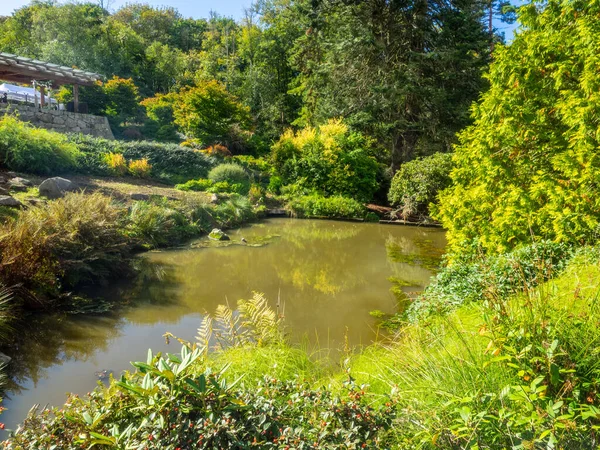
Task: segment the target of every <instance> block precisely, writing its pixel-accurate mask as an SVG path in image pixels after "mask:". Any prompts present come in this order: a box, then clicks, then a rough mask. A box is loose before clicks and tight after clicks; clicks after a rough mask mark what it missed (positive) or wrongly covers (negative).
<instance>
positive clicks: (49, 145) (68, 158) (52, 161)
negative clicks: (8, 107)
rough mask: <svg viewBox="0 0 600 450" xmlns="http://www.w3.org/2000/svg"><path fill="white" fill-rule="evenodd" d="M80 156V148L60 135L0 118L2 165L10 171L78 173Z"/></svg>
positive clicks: (0, 158) (0, 154) (17, 121)
mask: <svg viewBox="0 0 600 450" xmlns="http://www.w3.org/2000/svg"><path fill="white" fill-rule="evenodd" d="M79 155H80V153H79V151H78V150H77V147H76V146H75V145H73V144H72V143H70V142H69V141H68V140H67V138H66V137H65V136H64V135H62V134H60V133H55V132H53V131H48V130H44V129H42V128H33V127H32V126H30V125H29V124H26V123H24V122H21V121H19V120H18V119H17V118H15V117H12V116H8V115H7V116H4V117H2V118H0V161H1V163H2V164H3V165H4V166H5V167H7V168H9V169H12V170H19V171H25V172H29V173H38V174H53V173H60V172H64V171H66V170H73V169H75V168H76V167H77V159H78V157H79Z"/></svg>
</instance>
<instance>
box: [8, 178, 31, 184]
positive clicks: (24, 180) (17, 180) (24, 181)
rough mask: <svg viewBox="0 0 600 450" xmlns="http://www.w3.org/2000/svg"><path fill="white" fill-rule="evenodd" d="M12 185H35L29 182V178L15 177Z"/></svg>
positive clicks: (11, 181)
mask: <svg viewBox="0 0 600 450" xmlns="http://www.w3.org/2000/svg"><path fill="white" fill-rule="evenodd" d="M10 183H16V184H24V185H25V186H33V183H32V182H31V181H29V180H28V179H27V178H21V177H14V178H13V179H12V180H10Z"/></svg>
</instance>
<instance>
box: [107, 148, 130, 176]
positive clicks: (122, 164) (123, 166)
mask: <svg viewBox="0 0 600 450" xmlns="http://www.w3.org/2000/svg"><path fill="white" fill-rule="evenodd" d="M104 160H105V161H106V165H107V166H108V168H109V170H110V171H111V173H112V174H113V175H118V176H123V175H125V174H126V173H127V170H128V169H127V161H126V160H125V158H124V157H123V155H122V154H120V153H107V154H106V155H104Z"/></svg>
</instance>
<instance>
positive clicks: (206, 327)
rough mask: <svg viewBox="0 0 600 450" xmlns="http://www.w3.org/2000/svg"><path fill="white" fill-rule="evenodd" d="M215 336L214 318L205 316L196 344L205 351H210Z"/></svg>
mask: <svg viewBox="0 0 600 450" xmlns="http://www.w3.org/2000/svg"><path fill="white" fill-rule="evenodd" d="M212 334H213V318H212V316H211V315H210V314H205V315H204V318H203V319H202V322H201V323H200V328H198V334H197V335H196V342H198V344H199V345H200V347H204V349H205V351H208V349H209V346H210V338H211V337H212Z"/></svg>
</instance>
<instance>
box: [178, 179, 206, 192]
mask: <svg viewBox="0 0 600 450" xmlns="http://www.w3.org/2000/svg"><path fill="white" fill-rule="evenodd" d="M212 185H213V182H212V180H208V179H205V178H201V179H199V180H189V181H187V182H185V183H183V184H178V185H176V186H175V189H179V190H180V191H199V192H203V191H206V190H207V189H208V188H210V187H211V186H212Z"/></svg>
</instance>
